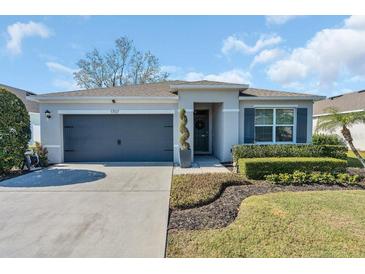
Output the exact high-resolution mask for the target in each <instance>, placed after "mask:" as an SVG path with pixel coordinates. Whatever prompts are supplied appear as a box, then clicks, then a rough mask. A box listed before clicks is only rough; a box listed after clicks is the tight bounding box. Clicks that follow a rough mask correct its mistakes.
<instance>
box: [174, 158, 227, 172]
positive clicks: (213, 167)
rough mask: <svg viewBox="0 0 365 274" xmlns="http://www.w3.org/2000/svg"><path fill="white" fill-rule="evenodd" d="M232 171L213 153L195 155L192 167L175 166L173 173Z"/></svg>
mask: <svg viewBox="0 0 365 274" xmlns="http://www.w3.org/2000/svg"><path fill="white" fill-rule="evenodd" d="M229 172H230V171H229V170H228V169H227V168H226V167H225V166H224V165H222V164H221V162H220V161H219V160H218V159H217V158H215V157H214V156H212V155H195V157H194V163H193V165H192V167H191V168H181V167H180V166H179V165H175V166H174V170H173V174H174V175H182V174H202V173H229Z"/></svg>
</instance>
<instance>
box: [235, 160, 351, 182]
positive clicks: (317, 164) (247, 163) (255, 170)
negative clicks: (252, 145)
mask: <svg viewBox="0 0 365 274" xmlns="http://www.w3.org/2000/svg"><path fill="white" fill-rule="evenodd" d="M346 167H347V162H346V161H345V160H341V159H335V158H305V157H286V158H246V159H239V160H238V168H239V172H240V173H241V174H243V175H245V176H246V177H247V178H249V179H255V180H261V179H264V178H265V176H266V175H271V174H279V173H293V172H294V171H302V172H313V171H319V172H331V173H333V172H344V171H346Z"/></svg>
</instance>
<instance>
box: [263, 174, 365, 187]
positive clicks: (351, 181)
mask: <svg viewBox="0 0 365 274" xmlns="http://www.w3.org/2000/svg"><path fill="white" fill-rule="evenodd" d="M265 179H266V180H267V181H269V182H272V183H274V184H282V185H301V184H328V185H335V184H339V185H357V184H358V183H360V181H361V177H360V176H359V175H350V174H348V173H338V174H331V173H319V172H312V173H306V172H301V171H295V172H294V173H292V174H289V173H279V174H272V175H267V176H266V177H265Z"/></svg>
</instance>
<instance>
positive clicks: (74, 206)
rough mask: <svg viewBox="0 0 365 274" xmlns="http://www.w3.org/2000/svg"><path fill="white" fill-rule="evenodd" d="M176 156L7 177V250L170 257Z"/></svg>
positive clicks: (3, 230)
mask: <svg viewBox="0 0 365 274" xmlns="http://www.w3.org/2000/svg"><path fill="white" fill-rule="evenodd" d="M171 174H172V165H171V164H159V165H155V164H141V163H139V164H120V163H119V164H118V163H102V164H63V165H57V166H55V167H52V168H49V169H46V170H41V171H35V172H32V173H29V174H26V175H24V176H20V177H16V178H12V179H9V180H6V181H2V182H0V185H1V186H0V257H163V256H164V252H165V243H166V229H167V221H168V203H169V194H170V183H171Z"/></svg>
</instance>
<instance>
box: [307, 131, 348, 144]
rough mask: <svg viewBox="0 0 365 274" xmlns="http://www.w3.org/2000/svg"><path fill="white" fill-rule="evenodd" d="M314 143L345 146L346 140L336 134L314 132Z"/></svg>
mask: <svg viewBox="0 0 365 274" xmlns="http://www.w3.org/2000/svg"><path fill="white" fill-rule="evenodd" d="M312 144H313V145H333V146H344V147H346V144H345V142H344V141H343V140H342V139H341V138H340V137H339V136H338V135H336V134H313V136H312Z"/></svg>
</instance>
